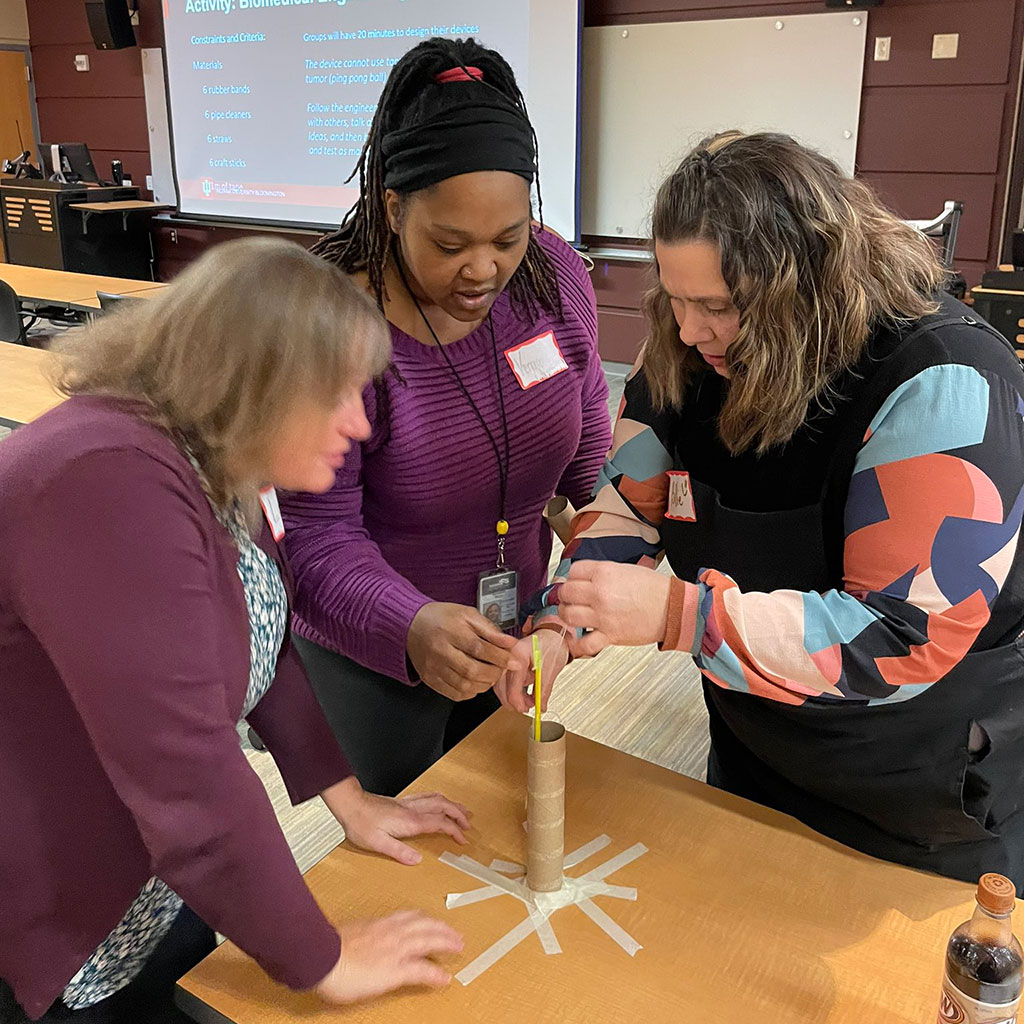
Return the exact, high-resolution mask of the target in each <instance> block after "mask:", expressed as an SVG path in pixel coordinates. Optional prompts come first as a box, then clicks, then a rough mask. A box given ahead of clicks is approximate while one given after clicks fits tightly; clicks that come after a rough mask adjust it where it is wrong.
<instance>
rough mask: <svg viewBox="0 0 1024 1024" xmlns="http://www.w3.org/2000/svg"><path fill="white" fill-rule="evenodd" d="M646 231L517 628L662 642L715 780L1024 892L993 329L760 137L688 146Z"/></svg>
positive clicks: (1001, 345)
mask: <svg viewBox="0 0 1024 1024" xmlns="http://www.w3.org/2000/svg"><path fill="white" fill-rule="evenodd" d="M652 235H653V240H654V255H655V260H656V266H657V273H658V282H657V285H656V286H655V287H654V289H653V290H652V292H651V293H650V295H649V296H648V298H647V302H646V314H647V318H648V325H649V335H648V340H647V343H646V346H645V348H644V351H643V354H642V356H641V359H640V361H639V363H638V364H637V366H636V368H635V370H634V372H633V375H632V377H631V378H630V380H629V382H628V383H627V385H626V392H625V401H624V406H623V408H622V411H621V413H620V416H619V420H618V425H617V427H616V431H615V440H614V442H613V446H612V450H611V453H610V455H609V457H608V460H607V462H606V464H605V468H604V471H603V472H602V474H601V476H600V477H599V479H598V484H597V488H596V490H595V493H594V497H593V501H592V503H591V504H590V505H589V506H588V507H587V508H584V509H583V510H582V511H581V512H580V513H579V514H578V516H577V517H576V519H575V521H574V537H573V540H572V542H571V543H570V544H569V545H568V547H567V551H566V554H567V562H566V564H564V565H563V566H562V568H561V569H560V573H561V578H563V579H564V578H565V577H567V581H566V582H563V583H560V584H556V585H555V587H554V588H551V589H548V590H547V591H545V592H544V593H542V594H541V595H540V596H539V597H538V598H537V599H536V600H535V602H534V604H533V610H534V612H535V622H536V623H539V622H541V621H543V620H544V619H545V618H547V617H550V616H551V615H552V614H553V613H554V612H555V611H556V610H557V613H558V615H559V616H560V619H561V620H562V621H564V622H565V623H566V624H568V625H569V626H573V627H578V628H582V629H583V630H587V631H589V632H586V633H584V634H583V635H582V636H581V637H580V638H579V639H578V640H576V642H575V653H576V654H578V655H593V654H596V653H597V652H598V651H599V650H600V649H601V648H603V647H604V646H605V645H607V644H648V643H658V644H659V645H660V646H661V648H662V649H665V650H668V649H672V650H684V651H688V652H690V653H691V654H692V655H693V657H694V659H695V661H696V663H697V665H698V667H699V668H700V670H701V672H702V673H703V677H704V694H705V700H706V703H707V707H708V713H709V716H710V730H711V753H710V756H709V759H708V781H709V782H710V783H712V784H713V785H717V786H720V787H722V788H724V789H727V790H729V791H731V792H733V793H737V794H739V795H740V796H744V797H747V798H748V799H751V800H755V801H757V802H759V803H763V804H766V805H769V806H772V807H775V808H777V809H779V810H781V811H784V812H785V813H787V814H791V815H793V816H795V817H797V818H799V819H800V820H801V821H803V822H805V823H806V824H808V825H810V826H811V827H812V828H815V829H817V830H818V831H819V832H823V833H825V834H826V835H829V836H831V837H833V838H835V839H838V840H840V841H841V842H844V843H846V844H848V845H850V846H853V847H855V848H857V849H860V850H863V851H865V852H867V853H870V854H873V855H875V856H878V857H882V858H884V859H888V860H892V861H897V862H900V863H904V864H910V865H914V866H917V867H921V868H927V869H930V870H933V871H936V872H939V873H941V874H945V875H949V876H952V877H955V878H962V879H965V880H970V881H973V880H976V879H977V877H978V875H979V874H980V873H981V872H983V871H1000V872H1003V873H1005V874H1007V875H1009V876H1010V877H1011V878H1013V879H1014V880H1015V881H1016V882H1017V884H1018V886H1024V804H1022V801H1024V719H1022V718H1021V715H1020V710H1019V708H1020V688H1021V682H1022V668H1024V661H1022V651H1021V646H1020V640H1019V637H1020V635H1021V632H1022V630H1024V556H1022V555H1021V553H1020V552H1019V550H1018V537H1019V533H1020V526H1021V513H1022V509H1024V425H1022V419H1021V417H1022V413H1024V397H1022V396H1024V374H1022V372H1021V367H1020V365H1019V364H1018V362H1017V360H1016V358H1015V357H1014V354H1013V351H1012V349H1011V348H1010V347H1009V345H1008V344H1007V343H1006V342H1005V341H1004V340H1003V339H1002V338H1001V337H1000V336H999V335H998V334H996V332H995V331H993V330H992V329H991V328H990V327H988V326H987V325H986V324H985V323H983V322H982V321H980V320H979V319H978V318H977V317H975V316H973V315H972V314H971V311H970V310H969V309H967V308H966V307H965V306H963V305H961V304H960V303H958V302H956V301H954V300H952V299H950V298H949V297H948V296H944V295H942V294H941V293H940V289H941V286H942V283H943V271H942V268H941V266H940V264H939V263H938V261H937V259H936V256H935V254H934V251H933V250H932V248H931V243H929V241H928V240H927V239H926V238H924V237H923V236H921V235H920V234H918V233H917V232H916V231H915V230H914V229H913V228H911V227H910V226H908V225H907V224H905V223H903V222H901V221H900V220H898V219H897V218H896V217H895V216H894V215H893V214H891V213H890V212H889V211H887V210H885V209H884V208H883V207H882V206H881V205H880V204H879V202H878V200H877V199H876V198H875V196H874V195H873V194H872V192H871V190H870V189H869V188H868V187H867V186H866V185H865V184H863V183H862V182H858V181H856V180H853V179H851V178H849V177H847V176H845V175H844V174H842V173H841V172H840V170H839V168H838V167H836V166H835V164H833V163H832V162H831V161H829V160H827V159H825V158H824V157H822V156H820V155H818V154H817V153H814V152H812V151H811V150H808V149H806V148H804V147H802V146H800V145H798V144H797V143H796V142H794V141H793V140H792V139H790V138H788V137H786V136H782V135H771V134H760V135H742V134H740V133H736V132H732V133H728V134H725V135H721V136H717V137H715V138H712V139H708V140H705V141H704V142H702V143H701V144H700V145H699V146H697V148H696V149H695V150H694V151H693V152H692V153H690V154H689V155H688V156H687V157H686V158H685V159H684V160H683V161H682V163H681V164H680V165H679V167H678V168H677V169H676V170H675V171H674V172H673V173H672V174H671V176H670V177H669V178H668V180H667V181H666V182H665V183H664V184H663V185H662V187H661V190H660V192H659V193H658V197H657V200H656V204H655V209H654V217H653V231H652ZM662 554H665V555H666V556H667V557H668V560H669V564H670V565H671V568H672V570H673V573H674V575H668V574H663V573H656V572H655V571H654V569H653V566H654V563H655V562H656V561H657V560H658V559H659V557H660V556H661V555H662ZM559 635H560V634H559V633H557V632H555V631H550V630H549V631H546V632H545V633H544V634H542V636H543V638H544V642H545V644H547V645H554V644H557V643H560V642H561V641H560V640H559ZM522 682H523V681H522V680H521V679H518V680H514V681H513V683H514V685H512V686H511V687H510V688H509V690H508V692H507V693H506V694H505V699H506V700H507V701H509V702H510V703H513V704H515V705H521V704H522V689H521V686H522ZM549 682H550V681H549Z"/></svg>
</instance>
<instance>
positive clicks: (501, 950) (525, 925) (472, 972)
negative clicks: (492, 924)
mask: <svg viewBox="0 0 1024 1024" xmlns="http://www.w3.org/2000/svg"><path fill="white" fill-rule="evenodd" d="M534 927H535V926H534V923H533V919H532V918H529V917H527V918H525V919H524V920H523V921H521V922H520V923H519V924H517V925H516V926H515V928H513V929H512V930H511V931H510V932H506V934H504V935H503V936H502V937H501V938H500V939H498V941H497V942H495V943H494V945H493V946H490V947H488V948H487V949H485V950H484V951H483V952H482V953H481V954H480V955H479V956H478V957H477V958H476V959H475V960H473V961H472V962H471V963H469V964H467V965H466V966H465V967H463V968H462V970H461V971H459V973H458V974H456V975H455V980H456V981H459V982H461V983H462V984H463V985H468V984H469V983H470V982H471V981H475V980H476V979H477V978H479V977H480V975H481V974H483V973H484V971H486V970H487V968H488V967H491V966H493V965H494V964H496V963H497V962H498V961H499V960H500V959H501V958H502V957H503V956H504V955H505V954H506V953H508V952H509V951H510V950H513V949H515V948H516V946H518V945H519V943H520V942H522V941H523V939H525V938H526V936H527V935H529V934H530V932H532V931H533V930H534Z"/></svg>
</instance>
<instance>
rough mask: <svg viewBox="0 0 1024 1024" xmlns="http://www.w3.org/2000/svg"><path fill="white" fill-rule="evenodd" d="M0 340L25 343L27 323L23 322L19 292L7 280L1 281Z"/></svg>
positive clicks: (17, 343) (16, 343) (18, 343)
mask: <svg viewBox="0 0 1024 1024" xmlns="http://www.w3.org/2000/svg"><path fill="white" fill-rule="evenodd" d="M0 341H10V342H13V343H14V344H15V345H24V344H25V325H24V324H23V323H22V322H21V304H20V303H19V302H18V293H17V292H16V291H15V290H14V289H13V288H12V287H11V286H10V285H9V284H8V283H7V282H6V281H0Z"/></svg>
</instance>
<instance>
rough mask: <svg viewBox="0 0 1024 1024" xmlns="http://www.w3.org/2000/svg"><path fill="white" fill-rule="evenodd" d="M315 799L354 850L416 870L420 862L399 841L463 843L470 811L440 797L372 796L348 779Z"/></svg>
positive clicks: (406, 846)
mask: <svg viewBox="0 0 1024 1024" xmlns="http://www.w3.org/2000/svg"><path fill="white" fill-rule="evenodd" d="M320 795H321V796H322V797H323V800H324V803H325V804H327V806H328V808H329V809H330V811H331V813H332V814H333V815H334V816H335V818H337V819H338V822H339V823H340V824H341V827H342V828H343V829H344V830H345V838H346V839H348V841H349V842H350V843H352V845H353V846H356V847H358V848H359V849H360V850H369V851H371V852H373V853H382V854H384V855H385V856H386V857H391V858H392V860H397V861H398V862H399V863H400V864H419V862H420V861H421V860H422V859H423V856H422V854H420V853H418V852H417V851H416V850H414V849H413V848H412V847H411V846H409V845H408V844H406V843H403V842H402V841H401V840H403V839H410V838H412V837H413V836H422V835H432V834H438V833H440V834H443V835H447V836H451V837H452V839H454V840H455V841H456V842H457V843H462V844H463V845H465V844H466V842H467V839H466V836H465V834H464V830H465V829H468V828H469V811H468V810H466V808H465V807H463V806H462V804H457V803H454V802H453V801H451V800H448V799H446V798H445V797H443V796H441V794H440V793H415V794H413V795H412V796H402V797H398V798H392V797H387V796H376V795H375V794H373V793H367V792H366V791H365V790H364V789H363V787H362V786H360V785H359V781H358V780H357V779H356V777H355V776H354V775H350V776H349V777H348V778H347V779H344V780H342V781H341V782H338V783H336V784H335V785H333V786H331V787H330V789H325V790H324V791H323V793H321V794H320Z"/></svg>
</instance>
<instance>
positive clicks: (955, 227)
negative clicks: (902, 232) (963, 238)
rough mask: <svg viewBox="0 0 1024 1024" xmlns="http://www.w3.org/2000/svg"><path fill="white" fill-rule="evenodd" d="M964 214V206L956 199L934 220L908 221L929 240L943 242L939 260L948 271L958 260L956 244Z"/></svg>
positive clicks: (948, 201)
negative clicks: (934, 239)
mask: <svg viewBox="0 0 1024 1024" xmlns="http://www.w3.org/2000/svg"><path fill="white" fill-rule="evenodd" d="M963 214H964V204H963V203H961V202H957V201H956V200H955V199H947V200H946V203H945V205H944V206H943V208H942V213H940V214H939V215H938V217H934V218H932V220H911V221H907V223H908V224H910V225H911V226H912V227H915V228H917V230H918V231H920V232H921V233H922V234H924V235H928V237H929V238H939V239H941V240H942V251H941V253H940V255H939V258H940V259H941V260H942V265H943V266H944V267H945V268H946V269H947V270H952V269H953V261H954V260H955V259H956V243H957V238H958V236H959V234H960V218H961V217H962V216H963Z"/></svg>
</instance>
